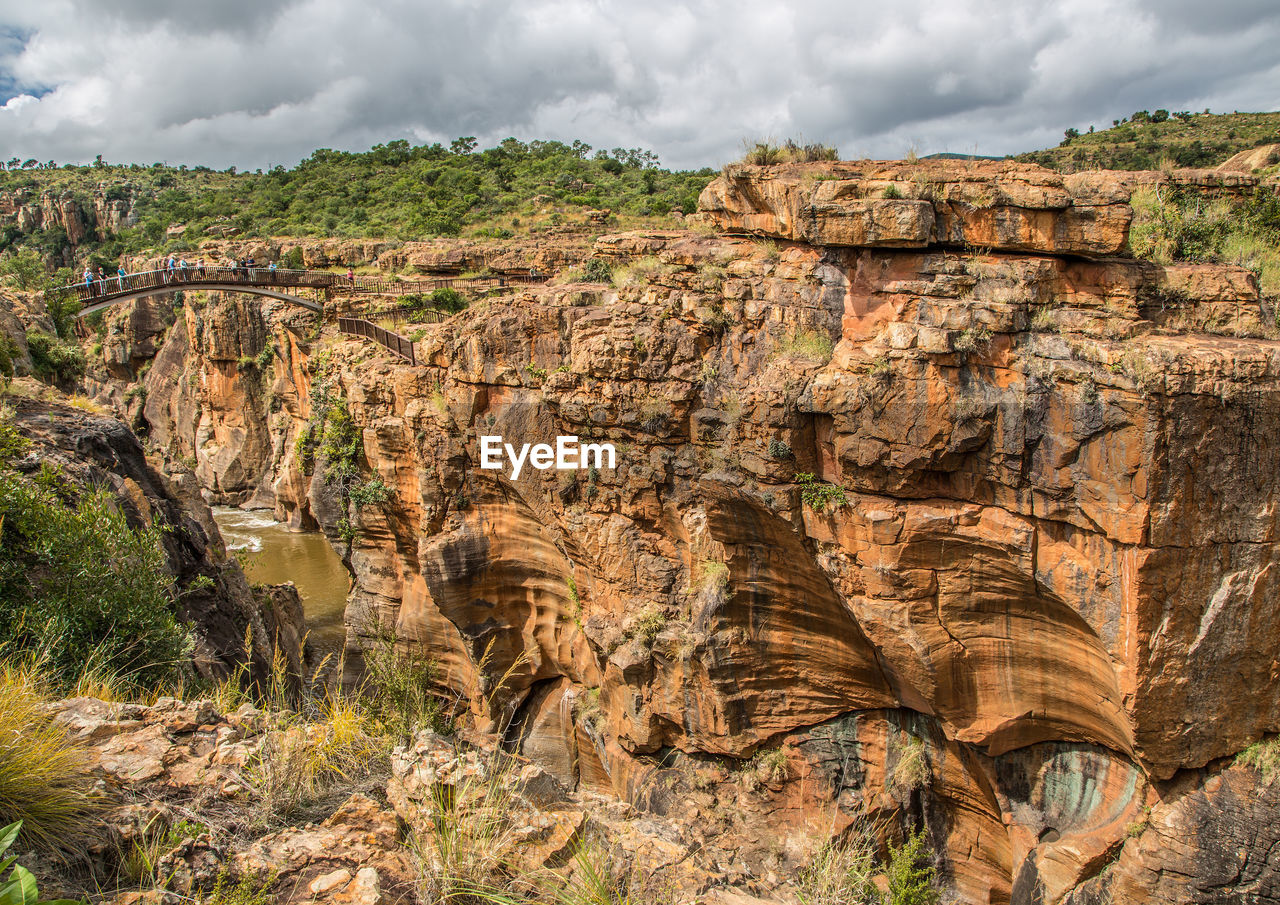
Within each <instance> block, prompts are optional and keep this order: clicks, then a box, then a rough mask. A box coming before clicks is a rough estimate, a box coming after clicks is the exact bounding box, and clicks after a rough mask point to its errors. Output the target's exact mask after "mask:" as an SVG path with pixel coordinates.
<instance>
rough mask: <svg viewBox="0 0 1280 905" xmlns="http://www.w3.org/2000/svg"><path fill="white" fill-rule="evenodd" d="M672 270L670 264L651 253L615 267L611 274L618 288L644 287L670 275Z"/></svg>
mask: <svg viewBox="0 0 1280 905" xmlns="http://www.w3.org/2000/svg"><path fill="white" fill-rule="evenodd" d="M672 270H673V268H672V267H671V266H670V265H668V264H663V263H662V262H661V261H659V260H658V259H657V258H656V257H654V256H652V255H649V256H646V257H643V258H637V259H636V260H635V261H632V262H631V263H630V264H625V265H623V266H621V267H616V268H614V270H613V272H612V275H611V276H612V279H613V285H614V286H616V287H617V288H618V289H643V288H644V287H646V286H648V285H650V284H652V283H654V282H657V281H658V280H660V279H661V278H662V277H665V276H667V275H669V274H670V273H671V272H672Z"/></svg>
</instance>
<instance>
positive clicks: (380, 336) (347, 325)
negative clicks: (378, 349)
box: [338, 317, 418, 364]
mask: <svg viewBox="0 0 1280 905" xmlns="http://www.w3.org/2000/svg"><path fill="white" fill-rule="evenodd" d="M338 330H339V331H340V332H342V333H346V334H348V335H350V336H363V337H365V338H366V339H371V340H373V341H374V342H376V343H378V344H380V345H382V346H385V347H386V348H388V349H390V350H391V351H392V352H394V353H396V354H397V355H399V356H400V357H401V358H403V359H404V360H405V361H407V362H409V364H417V363H418V356H417V353H416V352H415V351H414V349H413V341H412V340H410V339H409V338H408V337H406V336H401V335H400V334H399V333H392V332H391V331H390V330H384V329H383V328H382V327H379V326H378V325H377V324H372V323H370V322H369V321H367V320H364V319H362V318H358V317H340V318H338Z"/></svg>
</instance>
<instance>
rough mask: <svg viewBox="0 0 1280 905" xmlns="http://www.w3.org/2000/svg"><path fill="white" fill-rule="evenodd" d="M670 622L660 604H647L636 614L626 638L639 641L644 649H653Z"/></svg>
mask: <svg viewBox="0 0 1280 905" xmlns="http://www.w3.org/2000/svg"><path fill="white" fill-rule="evenodd" d="M669 621H670V620H669V618H668V616H667V612H666V610H665V609H663V608H662V606H661V605H660V604H657V603H646V604H645V605H644V606H643V607H642V608H641V609H640V612H638V613H636V616H635V621H634V622H632V623H631V625H630V626H629V627H628V628H627V631H626V636H627V637H628V638H633V639H635V640H636V641H639V642H640V644H641V646H642V647H646V648H651V647H653V642H654V641H656V640H657V638H658V635H659V634H660V633H661V632H662V630H663V629H664V628H666V627H667V623H668V622H669Z"/></svg>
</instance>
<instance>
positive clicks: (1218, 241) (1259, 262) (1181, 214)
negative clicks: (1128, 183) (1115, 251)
mask: <svg viewBox="0 0 1280 905" xmlns="http://www.w3.org/2000/svg"><path fill="white" fill-rule="evenodd" d="M1130 204H1131V205H1132V206H1133V225H1132V226H1131V227H1130V228H1129V249H1130V251H1131V252H1132V253H1133V255H1134V256H1135V257H1139V258H1146V259H1148V260H1152V261H1156V262H1158V263H1161V264H1170V263H1174V262H1178V261H1192V262H1209V263H1225V264H1235V265H1237V266H1239V267H1245V268H1247V269H1249V270H1252V271H1253V272H1254V274H1255V275H1256V276H1257V278H1258V285H1259V287H1260V288H1261V289H1262V292H1263V294H1264V295H1268V296H1275V295H1277V294H1280V250H1278V249H1277V244H1278V243H1280V199H1277V198H1275V196H1274V195H1269V194H1267V193H1265V192H1262V191H1259V192H1258V193H1257V194H1255V195H1254V196H1253V197H1252V198H1249V199H1245V200H1243V201H1239V200H1235V201H1232V200H1227V199H1218V200H1206V199H1203V198H1199V197H1196V196H1195V195H1192V194H1184V193H1181V192H1178V191H1175V190H1172V189H1167V188H1165V189H1161V188H1149V189H1140V190H1138V191H1136V192H1134V193H1133V196H1132V198H1131V199H1130Z"/></svg>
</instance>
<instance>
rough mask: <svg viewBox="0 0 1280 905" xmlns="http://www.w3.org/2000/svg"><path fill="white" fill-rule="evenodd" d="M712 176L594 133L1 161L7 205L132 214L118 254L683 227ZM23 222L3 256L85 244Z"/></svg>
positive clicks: (111, 249) (117, 236)
mask: <svg viewBox="0 0 1280 905" xmlns="http://www.w3.org/2000/svg"><path fill="white" fill-rule="evenodd" d="M713 175H714V173H713V171H711V170H701V171H696V172H692V171H690V172H677V171H670V170H665V169H662V168H661V167H659V166H658V159H657V157H656V156H655V155H654V154H653V153H652V152H649V151H644V150H641V149H638V148H631V149H627V148H614V149H613V150H611V151H607V152H606V151H597V152H595V153H594V154H593V153H592V149H591V146H590V145H587V144H584V143H582V142H577V141H575V142H574V143H573V144H572V145H566V144H564V143H562V142H557V141H547V142H544V141H533V142H529V143H525V142H521V141H517V140H516V139H514V138H508V139H506V140H504V141H503V142H501V143H500V144H499V145H498V146H497V147H493V148H488V149H485V150H477V149H476V148H475V141H474V140H473V139H458V140H457V141H455V142H453V144H452V145H451V146H450V147H449V148H446V147H444V146H443V145H440V144H433V145H421V146H411V145H410V144H409V143H408V142H407V141H392V142H389V143H387V144H385V145H378V146H376V147H374V148H372V149H371V150H369V151H364V152H358V153H356V152H345V151H332V150H324V149H322V150H318V151H316V152H314V153H313V154H312V155H311V156H310V157H308V158H307V159H306V160H304V161H302V162H301V163H299V164H298V165H297V166H295V167H292V168H285V167H282V166H281V167H274V168H272V169H271V170H269V171H267V172H261V171H258V172H254V173H237V172H236V171H235V168H234V167H232V168H231V169H229V170H226V171H215V170H211V169H209V168H207V167H194V168H189V167H186V166H179V167H172V166H166V165H163V164H159V163H157V164H153V165H151V166H141V165H138V164H132V165H113V164H107V163H103V162H101V161H99V162H98V163H97V164H94V165H90V166H73V165H65V166H61V167H58V166H56V165H54V163H53V162H52V161H50V162H49V163H48V164H40V163H38V162H37V161H35V160H28V161H26V162H24V163H18V162H17V161H16V159H15V160H12V161H9V169H8V170H0V214H3V213H4V212H5V211H4V210H3V209H4V208H5V207H6V206H7V207H14V208H16V207H17V206H19V205H21V204H24V203H30V202H33V201H38V200H39V199H40V197H41V196H42V195H46V194H49V195H52V196H53V197H54V198H57V199H59V200H62V199H66V198H70V199H71V200H74V201H76V202H78V203H79V206H80V207H81V208H82V209H85V210H92V209H94V208H95V207H96V208H106V209H110V208H112V207H113V206H114V207H115V208H116V209H118V210H119V211H120V215H119V216H118V217H117V218H116V219H117V221H118V222H117V223H113V224H112V227H113V228H111V229H108V230H106V231H105V233H106V234H105V235H104V234H103V232H104V231H99V232H98V234H97V235H88V236H84V237H83V238H84V239H85V240H86V243H87V244H89V245H90V246H96V247H94V248H93V250H94V251H95V252H97V254H98V255H99V256H100V257H101V258H102V259H103V260H104V261H109V260H112V259H114V258H116V257H118V256H119V255H121V254H126V253H136V252H139V251H142V250H144V249H146V250H164V251H180V250H185V249H186V248H188V247H190V246H191V243H193V242H194V241H196V240H197V239H200V238H202V237H204V236H207V235H227V234H238V235H245V236H268V235H270V236H343V237H368V238H389V239H423V238H430V237H435V236H457V235H464V234H465V235H487V236H493V237H507V236H512V235H523V234H527V233H536V232H538V231H540V230H545V229H549V228H554V227H556V226H557V225H559V223H560V222H561V221H562V220H563V219H564V218H565V217H567V216H570V215H572V214H573V213H575V212H576V213H579V214H580V213H581V212H584V211H591V210H600V209H608V210H609V211H610V212H611V213H612V214H613V215H615V216H616V219H614V220H613V225H614V226H617V225H631V226H639V225H653V224H656V223H663V222H665V223H670V222H671V220H670V214H671V212H672V211H673V210H675V211H681V212H684V213H690V212H692V211H693V210H694V208H695V207H696V205H697V199H698V193H699V192H700V191H701V190H702V188H703V186H705V185H706V184H707V182H708V181H709V180H710V179H711V177H712V176H713ZM48 219H50V220H53V219H57V218H48ZM175 227H176V228H175ZM24 232H27V231H26V230H23V229H22V228H21V224H11V225H9V226H7V227H4V228H3V229H0V252H3V251H4V250H5V249H6V248H8V247H10V246H12V245H16V244H19V243H21V244H34V245H35V246H36V247H37V248H39V250H40V251H42V252H43V253H44V254H45V255H46V256H48V257H51V258H57V257H63V258H65V257H66V255H65V254H64V252H65V250H66V248H67V246H68V245H77V246H79V245H81V244H82V243H81V242H80V241H78V240H79V239H80V238H82V237H77V236H68V235H67V234H66V230H64V229H63V228H62V227H55V228H53V229H46V230H44V231H43V233H42V234H41V235H28V236H26V237H25V238H23V233H24ZM33 240H34V241H33Z"/></svg>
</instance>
